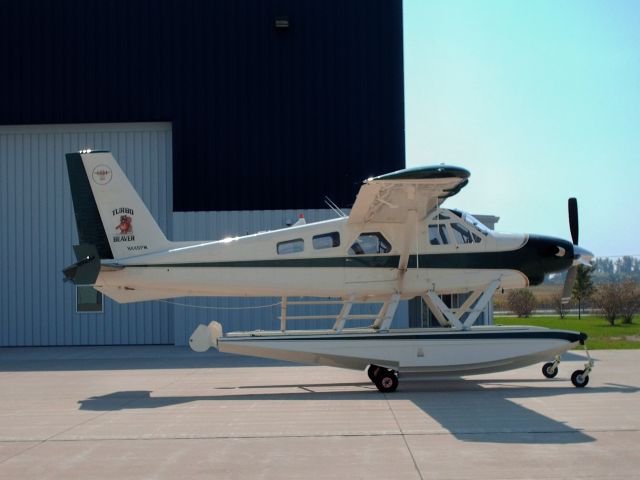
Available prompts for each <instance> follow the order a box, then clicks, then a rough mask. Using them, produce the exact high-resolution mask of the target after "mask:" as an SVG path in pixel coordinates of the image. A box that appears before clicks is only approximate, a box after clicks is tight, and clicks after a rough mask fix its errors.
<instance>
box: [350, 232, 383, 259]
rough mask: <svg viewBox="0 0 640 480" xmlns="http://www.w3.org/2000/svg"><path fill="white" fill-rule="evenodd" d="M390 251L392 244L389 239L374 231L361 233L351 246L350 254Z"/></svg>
mask: <svg viewBox="0 0 640 480" xmlns="http://www.w3.org/2000/svg"><path fill="white" fill-rule="evenodd" d="M390 251H391V245H390V244H389V242H387V239H386V238H384V237H383V236H382V234H381V233H378V232H373V233H363V234H361V235H360V236H359V237H358V238H357V239H356V241H355V242H353V245H351V248H349V255H365V254H371V253H389V252H390Z"/></svg>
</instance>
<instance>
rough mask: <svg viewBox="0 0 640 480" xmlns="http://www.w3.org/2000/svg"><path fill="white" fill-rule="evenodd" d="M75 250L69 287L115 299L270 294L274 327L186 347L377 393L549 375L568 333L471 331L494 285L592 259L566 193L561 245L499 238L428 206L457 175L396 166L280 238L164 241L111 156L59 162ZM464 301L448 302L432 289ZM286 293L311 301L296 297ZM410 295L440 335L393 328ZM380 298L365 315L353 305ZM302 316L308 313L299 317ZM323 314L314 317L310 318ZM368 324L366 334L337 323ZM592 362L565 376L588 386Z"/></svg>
mask: <svg viewBox="0 0 640 480" xmlns="http://www.w3.org/2000/svg"><path fill="white" fill-rule="evenodd" d="M67 167H68V173H69V180H70V184H71V190H72V197H73V205H74V209H75V214H76V223H77V227H78V236H79V240H80V244H79V245H76V246H75V247H74V249H75V252H76V256H77V259H78V261H77V262H76V263H75V264H74V265H71V266H70V267H68V268H66V269H65V270H64V273H65V275H66V277H67V278H69V279H71V280H73V282H74V283H76V284H81V285H93V286H94V288H96V289H97V290H99V291H101V292H102V293H104V294H105V295H106V296H108V297H110V298H112V299H113V300H115V301H116V302H119V303H129V302H139V301H148V300H158V299H166V298H175V297H187V296H250V297H256V296H269V297H273V296H277V297H282V301H281V315H280V325H281V328H280V330H277V331H255V332H234V333H228V334H226V335H224V334H223V332H222V327H221V325H220V324H218V323H217V322H211V323H210V324H209V325H208V326H205V325H201V326H200V327H198V329H196V331H195V332H194V334H193V336H192V337H191V346H192V348H193V349H194V350H197V351H203V350H206V349H208V348H209V347H211V346H213V347H216V348H218V349H219V350H220V351H226V352H234V353H241V354H247V355H254V356H260V357H268V358H277V359H283V360H290V361H296V362H306V363H314V364H321V365H331V366H336V367H344V368H354V369H363V370H364V369H365V368H366V369H367V373H368V375H369V377H370V379H371V380H372V381H373V382H374V383H375V384H376V386H377V387H378V389H380V390H381V391H393V390H395V389H396V388H397V386H398V374H402V375H403V377H404V376H405V375H406V376H425V375H470V374H476V373H485V372H494V371H501V370H507V369H512V368H517V367H521V366H525V365H530V364H533V363H536V362H539V361H544V360H546V359H549V358H552V357H555V360H554V361H553V362H549V363H546V364H545V365H544V368H543V373H544V374H545V376H547V377H554V376H555V375H556V374H557V372H558V364H559V362H560V354H561V353H563V352H565V351H567V350H569V349H571V348H574V347H576V346H577V345H579V344H584V341H585V339H586V335H585V334H583V333H579V332H572V331H564V330H549V329H544V328H537V327H504V326H483V327H474V326H473V324H474V322H475V321H476V320H477V318H478V316H479V315H480V313H481V312H482V311H483V310H484V308H485V307H486V305H487V303H488V302H489V301H490V299H491V297H492V295H493V293H494V292H495V291H496V290H497V289H513V288H523V287H526V286H528V285H536V284H539V283H541V282H542V281H543V279H544V276H545V274H547V273H553V272H561V271H564V270H569V273H568V275H567V282H566V284H565V288H564V296H565V297H568V296H570V292H571V287H572V284H573V281H574V279H575V272H576V268H577V265H579V264H580V263H588V262H589V261H590V260H591V259H592V257H593V255H592V254H591V253H590V252H589V251H587V250H586V249H584V248H582V247H580V246H578V245H577V243H578V219H577V205H576V202H575V199H570V201H569V219H570V226H571V233H572V238H573V242H569V241H566V240H563V239H559V238H551V237H544V236H539V235H527V234H500V233H496V232H493V231H491V230H489V229H488V228H486V227H485V226H484V225H483V224H482V223H481V222H479V221H478V220H477V219H475V218H474V217H473V216H471V215H469V214H467V213H465V212H462V211H459V210H455V209H445V208H442V206H441V205H442V203H443V202H444V201H445V200H446V199H447V198H448V197H451V196H453V195H455V194H456V193H457V192H459V191H460V190H461V189H462V188H463V187H464V186H465V185H466V184H467V182H468V178H469V175H470V174H469V172H468V171H467V170H465V169H463V168H460V167H454V166H447V165H437V166H428V167H419V168H413V169H406V170H400V171H397V172H393V173H388V174H386V175H381V176H378V177H374V178H369V179H367V180H365V181H364V182H363V184H362V186H361V187H360V191H359V193H358V195H357V198H356V201H355V203H354V204H353V207H352V208H351V211H350V213H349V215H348V216H347V215H345V214H342V212H340V215H339V216H338V218H335V219H332V220H326V221H322V222H317V223H310V224H307V223H305V222H304V221H300V222H298V223H297V224H295V225H293V226H291V227H288V228H284V229H281V230H274V231H269V232H260V233H256V234H253V235H245V236H240V237H234V238H224V239H221V240H215V241H206V242H202V241H198V242H195V241H194V242H171V241H169V240H167V238H166V237H165V235H164V234H163V232H162V231H161V230H160V228H159V226H158V224H157V223H156V222H155V220H154V219H153V217H152V216H151V214H150V212H149V210H148V209H147V207H146V206H145V204H144V203H143V201H142V199H141V198H140V197H139V195H138V194H137V193H136V191H135V190H134V188H133V187H132V185H131V183H130V182H129V180H128V179H127V177H126V176H125V174H124V172H123V171H122V169H121V168H120V167H119V165H118V164H117V162H116V161H115V159H114V158H113V156H112V155H111V153H109V152H103V151H81V152H79V153H70V154H67ZM449 293H469V296H468V298H467V300H466V301H465V302H464V304H463V305H462V306H461V307H460V308H457V309H452V308H449V307H448V306H447V305H445V303H444V302H443V301H442V300H441V297H440V296H441V295H442V294H449ZM299 297H316V298H317V297H323V298H326V299H327V300H325V301H317V300H307V299H300V298H299ZM414 297H421V298H422V299H424V301H425V302H426V303H427V305H428V306H429V307H430V309H431V310H432V312H433V313H434V315H435V316H436V318H437V320H438V321H439V323H440V324H441V328H436V329H434V328H430V329H404V330H399V329H393V330H391V329H390V327H391V323H392V320H393V317H394V313H395V310H396V308H397V306H398V302H399V301H400V300H403V299H410V298H414ZM368 302H375V303H379V304H381V307H380V309H379V311H378V312H377V313H376V314H373V315H360V314H352V313H351V310H352V307H353V305H354V304H358V303H368ZM321 303H323V304H335V305H339V306H340V307H341V308H340V312H339V313H338V314H336V315H334V316H333V317H332V318H334V319H335V323H334V324H333V327H332V328H330V329H327V330H320V331H319V330H315V331H309V330H298V331H296V330H290V329H287V320H293V319H295V320H299V319H300V317H299V316H293V315H287V308H288V307H289V306H292V305H300V304H321ZM305 318H318V317H317V316H307V317H305ZM323 318H326V317H324V316H323ZM363 318H370V320H371V325H370V326H369V327H367V328H348V327H347V323H348V322H349V320H354V319H357V320H362V319H363ZM592 366H593V362H592V361H591V359H589V361H588V363H587V364H586V365H585V368H584V370H577V371H576V372H574V374H573V376H572V381H573V383H574V385H576V386H579V387H581V386H584V385H586V384H587V382H588V380H589V373H590V371H591V369H592Z"/></svg>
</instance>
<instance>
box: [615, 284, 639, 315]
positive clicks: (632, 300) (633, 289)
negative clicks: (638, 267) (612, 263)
mask: <svg viewBox="0 0 640 480" xmlns="http://www.w3.org/2000/svg"><path fill="white" fill-rule="evenodd" d="M619 296H620V316H621V317H622V323H631V322H632V320H633V316H634V315H635V314H636V313H638V310H639V309H640V290H639V289H638V284H637V283H636V282H634V281H633V280H632V279H630V278H627V279H626V280H624V281H622V282H621V283H620V285H619Z"/></svg>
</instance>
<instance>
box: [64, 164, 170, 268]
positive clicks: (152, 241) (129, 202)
mask: <svg viewBox="0 0 640 480" xmlns="http://www.w3.org/2000/svg"><path fill="white" fill-rule="evenodd" d="M66 157H67V170H68V172H69V183H70V184H71V195H72V198H73V207H74V210H75V213H76V224H77V226H78V236H79V237H80V244H90V245H94V246H95V247H96V249H97V252H98V255H99V257H100V258H103V259H105V258H106V259H109V258H113V259H119V258H127V257H132V256H135V255H140V254H144V253H151V252H154V251H159V250H165V249H168V248H170V247H171V242H169V241H168V240H167V238H166V237H165V236H164V234H163V233H162V231H161V230H160V227H159V226H158V224H157V223H156V221H155V220H154V219H153V217H152V216H151V213H150V212H149V209H148V208H147V206H146V205H145V204H144V202H143V201H142V199H141V198H140V196H139V195H138V194H137V193H136V191H135V190H134V188H133V186H132V185H131V183H130V182H129V180H128V179H127V177H126V176H125V174H124V172H123V171H122V169H121V168H120V166H119V165H118V163H117V162H116V160H115V158H113V155H112V154H111V152H89V153H84V152H81V153H67V155H66Z"/></svg>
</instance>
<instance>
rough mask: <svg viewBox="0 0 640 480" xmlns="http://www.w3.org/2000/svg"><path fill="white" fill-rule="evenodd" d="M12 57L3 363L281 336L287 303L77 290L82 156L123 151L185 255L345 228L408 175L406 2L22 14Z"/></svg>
mask: <svg viewBox="0 0 640 480" xmlns="http://www.w3.org/2000/svg"><path fill="white" fill-rule="evenodd" d="M0 58H2V59H3V66H4V69H3V75H0V92H2V94H1V95H0V202H1V203H2V208H0V264H1V265H2V268H0V346H28V345H119V344H174V343H175V344H177V345H184V344H186V343H187V341H188V337H189V335H190V334H191V332H192V331H193V330H194V328H195V327H196V326H197V324H198V323H208V321H210V320H212V319H215V320H218V321H220V322H222V323H223V325H224V326H225V329H226V330H236V329H257V328H263V329H268V328H275V327H276V326H277V324H278V323H277V322H278V320H277V316H278V314H279V309H278V307H277V306H269V305H273V304H274V303H277V301H278V300H279V299H264V298H260V299H239V298H211V299H202V298H199V299H184V301H183V300H182V299H181V300H179V301H175V302H173V301H172V302H144V303H139V304H131V305H119V304H117V303H115V302H112V301H110V300H108V299H102V298H101V296H100V295H99V294H96V292H95V291H94V290H93V289H86V288H84V289H83V288H78V289H77V290H76V288H75V287H74V286H73V285H72V284H70V283H64V282H63V281H62V273H61V271H62V269H63V268H64V267H65V266H67V265H69V264H71V263H73V262H74V261H75V258H74V255H73V250H72V248H71V247H72V245H73V244H76V243H77V233H76V228H75V222H74V213H73V207H72V202H71V194H70V190H69V185H68V180H67V174H66V166H65V160H64V154H65V153H67V152H73V151H78V150H80V149H87V148H90V149H97V150H111V151H112V152H113V153H114V155H115V157H116V158H117V160H118V161H119V163H120V164H121V166H122V167H123V169H124V171H125V172H126V173H127V175H128V176H129V178H130V179H131V181H132V183H133V184H134V187H135V188H136V189H137V190H138V192H139V193H140V194H141V196H142V198H143V200H144V201H145V202H146V203H147V205H148V206H149V208H150V210H151V212H152V214H153V215H154V217H155V218H156V219H157V220H158V223H159V225H160V226H161V228H162V229H163V230H164V231H165V233H166V235H167V237H168V238H170V239H173V240H199V239H202V240H204V239H217V238H223V237H225V236H233V235H242V234H246V233H253V232H257V231H261V230H269V229H275V228H282V227H284V226H286V225H287V224H289V223H291V222H293V221H295V220H296V218H297V216H298V214H300V213H303V214H304V215H305V216H306V219H307V221H316V220H322V219H326V218H330V217H331V216H333V215H334V213H333V212H332V211H331V210H329V209H328V208H327V206H326V204H325V202H324V199H325V196H328V197H329V198H331V199H332V200H333V201H334V202H335V203H336V204H338V205H339V206H340V207H343V208H348V207H349V206H350V205H351V204H352V202H353V201H354V199H355V195H356V193H357V190H358V188H359V185H360V183H361V181H362V180H363V179H365V178H368V177H370V176H372V175H377V174H381V173H386V172H390V171H394V170H397V169H400V168H403V167H404V166H405V157H404V91H403V39H402V3H401V0H348V1H345V0H308V1H304V2H301V1H299V0H214V1H211V0H190V1H187V2H185V1H182V0H140V1H136V2H128V1H126V0H116V1H113V2H87V1H84V0H60V1H58V2H20V1H17V0H15V1H10V2H6V3H5V5H4V6H3V14H2V15H0ZM414 303H415V302H414ZM300 308H301V309H302V310H304V309H306V308H310V307H300ZM363 308H366V307H363ZM415 308H416V306H415V305H414V307H413V310H414V311H415ZM317 309H318V307H315V310H314V312H313V313H325V312H318V310H317ZM369 311H372V310H369ZM408 311H409V307H408V305H407V304H406V302H405V304H404V305H402V307H401V308H400V309H399V311H398V312H397V314H396V323H395V324H394V326H407V325H408V324H409V321H408ZM298 313H300V314H304V313H308V312H305V311H300V312H298ZM421 321H422V320H421ZM305 326H308V327H312V328H318V327H319V326H321V324H320V321H317V322H315V323H314V322H309V323H307V324H306V325H305ZM300 327H302V325H301V326H300Z"/></svg>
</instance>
